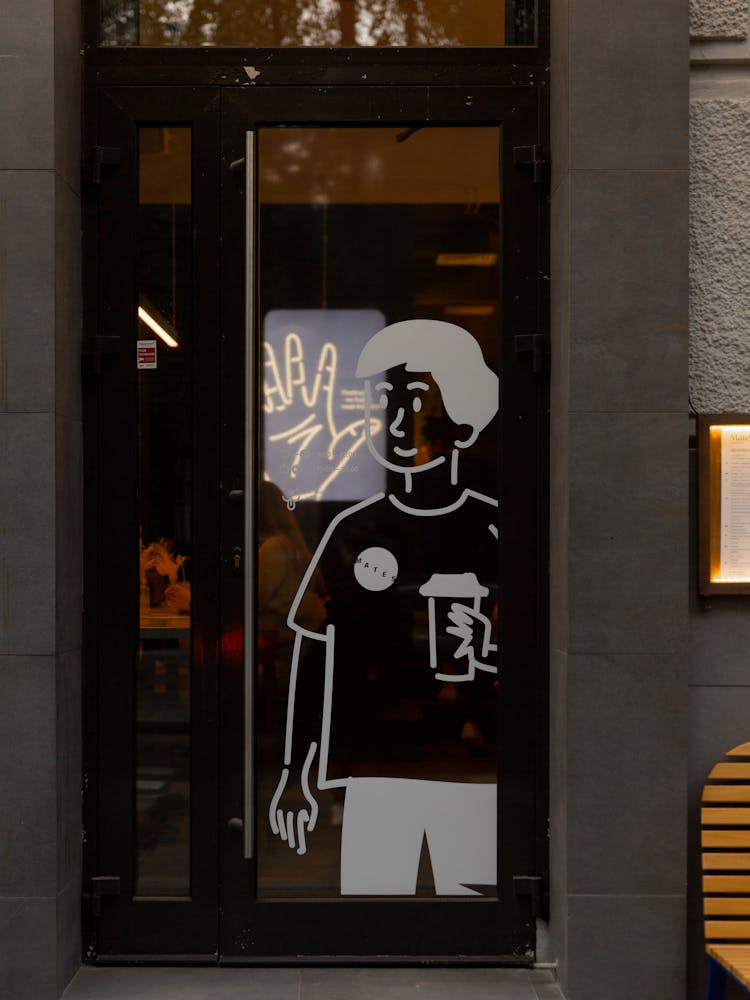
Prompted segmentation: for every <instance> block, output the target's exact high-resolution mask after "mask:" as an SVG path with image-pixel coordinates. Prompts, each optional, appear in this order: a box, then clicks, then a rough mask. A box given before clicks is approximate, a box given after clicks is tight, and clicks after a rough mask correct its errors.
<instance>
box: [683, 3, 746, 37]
mask: <svg viewBox="0 0 750 1000" xmlns="http://www.w3.org/2000/svg"><path fill="white" fill-rule="evenodd" d="M749 14H750V8H749V5H748V0H690V35H691V37H692V38H696V39H698V38H724V39H735V38H746V37H747V23H748V16H749Z"/></svg>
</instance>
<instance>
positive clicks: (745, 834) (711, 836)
mask: <svg viewBox="0 0 750 1000" xmlns="http://www.w3.org/2000/svg"><path fill="white" fill-rule="evenodd" d="M701 844H702V845H703V847H735V848H736V847H750V830H703V832H702V833H701Z"/></svg>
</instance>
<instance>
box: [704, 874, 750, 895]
mask: <svg viewBox="0 0 750 1000" xmlns="http://www.w3.org/2000/svg"><path fill="white" fill-rule="evenodd" d="M703 891H704V892H737V893H740V892H741V893H746V894H747V895H750V875H704V876H703Z"/></svg>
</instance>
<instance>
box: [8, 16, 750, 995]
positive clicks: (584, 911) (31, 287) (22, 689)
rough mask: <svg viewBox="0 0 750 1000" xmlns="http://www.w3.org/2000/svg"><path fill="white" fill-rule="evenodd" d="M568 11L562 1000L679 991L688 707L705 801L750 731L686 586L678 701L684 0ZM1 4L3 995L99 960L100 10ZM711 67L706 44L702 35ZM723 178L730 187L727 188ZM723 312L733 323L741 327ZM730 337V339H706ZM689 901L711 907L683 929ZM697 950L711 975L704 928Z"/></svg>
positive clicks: (735, 182)
mask: <svg viewBox="0 0 750 1000" xmlns="http://www.w3.org/2000/svg"><path fill="white" fill-rule="evenodd" d="M551 6H552V12H553V25H552V31H553V34H552V69H553V91H552V95H553V96H552V123H553V128H552V133H553V134H552V157H553V165H554V170H553V180H552V267H553V273H552V279H553V281H552V288H553V310H552V340H553V359H552V362H553V374H552V413H551V429H552V449H551V451H552V467H551V509H552V515H551V545H552V552H551V595H552V597H551V618H552V622H551V624H552V635H551V706H552V709H551V717H552V718H551V746H552V757H551V783H552V801H551V822H550V844H551V858H552V885H551V900H552V920H551V936H550V940H549V957H550V958H552V959H555V960H557V961H558V962H559V971H560V976H561V979H562V981H563V984H564V987H565V990H566V996H567V997H568V998H569V1000H600V998H601V997H602V996H606V998H607V1000H626V998H627V1000H652V998H653V1000H656V998H659V1000H678V998H680V1000H681V998H682V997H684V995H685V967H686V959H685V883H686V870H687V863H686V839H687V836H688V831H691V832H690V836H691V837H692V836H693V834H692V830H693V828H694V827H695V816H694V815H693V814H691V815H689V816H688V820H687V822H686V811H687V809H686V803H687V801H688V799H687V792H686V761H687V760H688V728H687V719H688V709H689V719H690V741H689V751H690V752H689V762H690V801H691V802H694V801H695V789H696V786H697V784H698V782H699V780H700V782H702V780H703V776H704V774H705V768H706V763H707V762H712V761H713V760H714V759H717V758H718V757H720V756H721V755H722V754H723V753H724V751H725V750H726V749H727V748H728V747H729V746H732V745H733V744H734V743H737V742H740V741H741V740H743V739H746V738H748V735H747V731H746V730H743V726H744V725H745V720H746V719H747V718H748V717H750V685H748V683H747V677H748V672H747V670H746V666H745V663H744V658H743V655H742V651H743V650H744V649H745V648H747V642H746V641H745V640H746V639H747V638H748V634H747V633H748V632H749V631H750V627H748V625H747V622H746V619H747V611H746V604H745V603H744V600H743V599H730V600H726V601H721V602H714V607H713V608H712V609H711V610H710V611H709V610H708V609H707V608H706V607H705V606H703V605H701V604H700V603H699V602H698V600H697V598H695V597H694V598H693V605H692V619H691V620H692V623H693V631H692V636H691V643H692V648H691V656H690V670H691V679H692V687H691V688H690V692H689V694H690V697H689V704H688V673H687V669H688V667H687V665H688V645H687V627H688V607H687V604H688V600H687V594H686V587H689V588H690V590H691V592H694V587H693V586H692V579H693V577H691V576H690V575H689V571H688V560H687V555H688V553H687V549H688V540H689V538H690V537H691V535H692V533H691V531H690V529H689V526H688V496H689V493H688V480H687V470H688V422H687V419H686V415H687V407H688V404H687V386H688V376H687V353H688V338H687V318H686V303H687V284H686V274H687V245H688V232H687V219H688V216H687V128H688V126H687V111H688V89H687V88H688V60H687V39H688V3H687V0H661V2H659V3H657V4H655V3H654V2H653V0H631V2H630V3H628V4H623V3H617V2H615V0H610V2H608V3H602V2H601V0H553V2H552V4H551ZM6 11H7V12H8V17H4V18H3V24H2V37H1V39H0V90H1V91H2V93H3V112H4V113H3V115H2V116H0V460H1V461H2V464H1V466H0V467H2V469H3V476H2V479H0V724H1V725H0V733H1V734H2V740H3V745H4V747H6V748H7V751H6V755H5V758H4V761H3V763H2V766H0V787H2V790H3V806H4V808H3V811H2V813H0V844H2V857H3V867H2V870H0V941H1V942H2V947H0V998H2V1000H17V998H18V1000H20V998H24V1000H26V998H28V997H34V998H39V1000H47V998H53V997H56V996H57V995H58V994H59V993H60V992H61V991H62V989H63V988H64V986H65V984H66V982H67V980H68V979H69V977H70V974H71V972H72V970H73V969H74V968H75V966H76V964H77V962H78V960H79V949H80V927H79V917H78V914H79V900H80V890H81V886H80V838H81V819H80V759H81V727H80V645H81V637H80V620H81V597H80V595H81V510H82V503H81V415H80V376H79V358H80V302H79V288H80V270H79V269H80V243H79V234H80V201H79V191H78V178H79V170H78V159H79V132H80V127H79V116H80V105H79V97H78V92H79V80H78V67H79V49H80V41H79V16H80V12H79V9H78V4H77V2H76V0H54V3H52V4H48V3H42V2H41V0H26V2H24V3H21V0H7V2H6V6H5V7H4V10H3V13H4V14H5V12H6ZM696 11H698V12H699V15H700V16H699V18H698V20H694V30H696V31H697V32H698V34H701V36H702V37H703V36H705V37H709V36H713V35H716V34H717V33H718V34H719V35H721V36H722V37H725V38H728V37H735V36H734V35H733V34H732V32H735V31H738V32H740V31H741V30H742V31H744V28H745V27H746V22H747V3H736V2H731V3H726V2H721V3H720V2H719V0H716V2H715V3H709V2H708V0H704V3H702V4H701V6H700V10H699V9H698V7H694V8H693V16H694V18H695V17H697V16H698V15H697V14H696ZM743 18H744V21H743ZM696 25H705V27H699V28H698V27H696ZM736 37H737V38H741V37H742V34H738V35H737V36H736ZM711 44H712V45H713V44H715V45H719V44H728V45H730V46H734V45H737V46H738V47H739V48H740V49H741V50H742V51H745V49H744V47H745V46H746V45H747V43H746V42H743V41H738V42H736V43H734V42H728V43H711ZM701 51H702V52H703V54H704V55H706V54H708V55H709V56H711V58H713V57H714V55H713V53H714V50H713V49H711V48H710V46H709V48H708V49H705V48H704V49H702V50H701ZM744 100H745V98H744V97H743V96H742V95H740V96H739V97H736V96H735V97H732V98H731V99H730V100H728V101H727V100H725V99H724V98H719V97H717V96H716V95H715V94H714V95H710V94H704V95H703V96H702V97H701V96H699V95H696V108H695V113H696V116H697V117H696V120H697V121H698V122H699V125H698V131H697V133H696V139H697V141H696V144H695V146H694V152H695V154H696V155H697V157H698V159H697V161H696V164H697V165H696V167H695V169H696V181H695V186H694V198H696V199H697V200H696V202H695V205H696V210H695V213H694V222H695V226H694V244H693V245H694V247H695V248H696V250H695V252H694V258H693V259H694V274H696V275H697V277H696V283H695V286H694V287H695V295H696V296H700V301H698V300H697V298H694V311H695V315H696V318H697V327H696V338H695V341H694V345H693V346H694V351H693V358H694V362H693V363H694V367H693V372H694V384H693V394H694V401H695V399H698V400H699V401H700V403H701V405H709V404H711V405H713V401H714V400H717V401H718V400H719V398H720V397H719V396H718V395H716V393H717V392H718V389H719V388H721V387H723V386H724V381H723V379H724V375H723V374H722V372H723V371H724V368H725V361H724V359H723V357H721V354H722V352H723V351H724V350H726V349H727V344H729V345H730V349H734V348H733V347H731V345H732V344H740V342H741V343H742V344H744V339H743V336H742V335H741V333H740V331H739V329H738V326H739V325H740V323H739V321H740V320H741V321H742V323H744V322H745V321H746V320H747V321H748V322H750V316H746V315H745V313H744V312H743V311H742V306H741V302H740V303H739V304H737V303H735V300H734V298H733V297H732V296H731V295H730V294H728V293H727V294H726V295H725V297H724V299H722V298H721V295H723V294H724V291H725V288H730V286H731V287H732V288H736V289H737V291H738V294H739V295H740V296H741V295H744V288H740V287H739V285H738V275H739V272H738V271H737V270H734V271H733V270H732V269H733V268H734V269H737V268H739V267H740V264H741V260H744V259H745V258H742V257H741V255H740V254H738V255H735V256H732V255H731V254H729V253H728V252H727V250H726V247H725V245H724V242H723V241H724V239H725V236H726V233H727V232H731V233H732V234H736V236H737V239H738V240H741V239H743V238H744V239H746V237H745V236H744V233H743V232H742V227H741V226H739V225H738V226H737V227H735V223H734V221H733V220H732V219H729V218H726V219H722V218H721V211H726V212H729V211H730V210H731V211H734V210H735V208H734V206H735V201H734V199H735V198H736V197H737V191H738V190H742V185H743V180H742V177H741V171H740V168H741V161H740V159H738V158H735V159H734V160H733V161H732V163H730V164H729V165H727V166H726V167H723V166H722V167H717V166H715V165H714V166H711V160H712V157H711V152H712V150H713V148H714V146H715V144H720V143H723V142H726V141H728V140H726V139H725V137H724V134H723V126H721V125H714V124H713V123H711V122H709V119H710V118H711V116H712V109H711V108H710V107H709V105H710V104H714V105H716V107H717V108H719V109H720V114H721V115H724V116H725V119H724V120H726V121H730V122H738V123H740V124H741V122H742V120H743V119H742V115H743V114H744V110H745V105H744V104H743V101H744ZM700 101H703V104H700ZM738 127H739V125H738ZM701 130H703V131H701ZM704 169H705V174H704V173H703V171H704ZM725 169H726V170H727V171H728V172H729V173H731V171H732V170H734V171H735V174H734V175H733V176H727V178H726V180H724V179H723V177H724V175H723V174H722V173H721V171H722V170H725ZM711 171H713V173H711ZM724 183H727V184H729V185H730V187H734V190H735V194H734V196H732V195H731V194H728V193H727V192H724V193H722V192H721V186H722V184H724ZM715 191H718V192H719V195H718V197H719V201H718V202H716V203H714V202H712V199H713V196H714V192H715ZM714 204H718V205H720V206H721V211H719V212H718V214H717V213H715V212H713V205H714ZM742 211H744V202H743V204H742ZM704 216H705V219H706V225H705V228H704V226H703V225H702V224H701V221H700V220H701V218H703V217H704ZM722 227H724V228H722ZM748 230H750V227H746V229H745V232H746V231H748ZM701 248H702V249H701ZM720 264H721V265H722V266H721V267H720ZM727 268H728V269H729V271H728V272H727ZM695 269H697V270H695ZM718 276H722V277H718ZM724 276H726V282H727V284H726V286H723V285H722V282H723V281H724V280H725V278H724ZM730 302H731V308H732V309H734V310H735V313H736V312H737V310H740V312H741V315H740V316H739V317H738V316H737V315H735V316H734V318H733V320H732V323H729V322H727V319H726V314H725V312H724V305H723V303H730ZM718 323H724V327H722V329H724V330H725V334H724V336H725V338H727V337H728V336H729V333H730V328H731V333H732V336H733V337H735V340H732V341H730V340H727V339H725V340H724V341H723V342H722V341H721V340H719V341H715V340H713V341H712V339H711V338H712V336H713V334H714V331H715V329H716V326H717V324H718ZM722 343H723V345H724V346H722ZM709 356H710V362H709V361H707V360H706V359H707V358H709ZM742 356H744V355H743V354H742V351H741V349H740V348H739V347H738V357H742ZM749 363H750V362H749ZM734 368H736V360H735V362H734V365H733V370H734ZM740 376H741V373H740ZM746 381H750V380H743V379H742V377H740V378H739V379H738V380H737V382H736V384H735V386H734V389H731V391H730V393H729V395H727V396H725V397H721V399H722V400H724V399H726V400H730V399H731V400H738V401H739V400H740V398H741V397H740V396H739V395H733V394H732V393H733V392H734V391H735V390H736V391H737V393H739V392H740V389H741V387H742V386H744V385H745V384H746ZM722 405H723V402H722ZM736 405H740V403H739V402H737V403H736ZM745 405H746V404H745V403H744V402H742V406H743V407H744V406H745ZM694 862H695V855H694V854H693V856H692V861H691V866H692V867H691V871H692V870H693V868H694ZM694 906H695V897H694V898H693V910H692V911H691V913H692V914H693V921H692V925H691V926H692V927H693V931H694V930H695V910H694ZM694 936H695V935H694ZM691 953H692V955H693V964H692V965H691V967H690V981H691V984H692V983H696V984H698V981H699V978H700V976H701V975H702V970H703V966H704V963H703V960H702V951H701V946H700V941H696V942H694V945H693V947H692V952H691ZM691 988H693V987H691ZM694 988H695V989H696V995H697V991H698V990H699V986H698V985H696V986H695V987H694Z"/></svg>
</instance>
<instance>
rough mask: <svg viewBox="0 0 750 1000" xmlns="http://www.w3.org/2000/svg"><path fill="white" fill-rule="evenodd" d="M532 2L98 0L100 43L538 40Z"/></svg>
mask: <svg viewBox="0 0 750 1000" xmlns="http://www.w3.org/2000/svg"><path fill="white" fill-rule="evenodd" d="M536 11H537V7H536V0H507V2H506V0H441V2H435V0H432V2H428V0H271V2H270V3H258V2H253V0H101V6H100V17H101V42H102V44H103V45H143V46H172V45H179V46H188V47H198V46H206V45H218V46H228V47H229V46H246V47H255V48H277V47H285V46H289V47H303V46H322V47H329V46H335V47H342V48H353V47H363V48H370V47H380V48H389V47H393V46H399V47H405V48H425V47H429V48H434V47H457V46H480V47H483V46H492V47H497V46H504V45H534V44H536Z"/></svg>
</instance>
